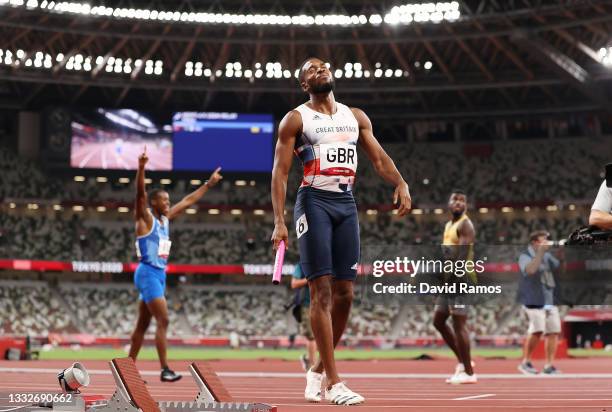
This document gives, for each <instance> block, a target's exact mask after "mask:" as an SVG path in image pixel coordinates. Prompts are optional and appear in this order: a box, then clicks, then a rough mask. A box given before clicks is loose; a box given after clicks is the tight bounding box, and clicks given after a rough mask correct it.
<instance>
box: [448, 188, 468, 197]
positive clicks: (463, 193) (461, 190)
mask: <svg viewBox="0 0 612 412" xmlns="http://www.w3.org/2000/svg"><path fill="white" fill-rule="evenodd" d="M452 195H463V196H465V197H467V193H465V190H463V189H453V191H452V192H451V196H452Z"/></svg>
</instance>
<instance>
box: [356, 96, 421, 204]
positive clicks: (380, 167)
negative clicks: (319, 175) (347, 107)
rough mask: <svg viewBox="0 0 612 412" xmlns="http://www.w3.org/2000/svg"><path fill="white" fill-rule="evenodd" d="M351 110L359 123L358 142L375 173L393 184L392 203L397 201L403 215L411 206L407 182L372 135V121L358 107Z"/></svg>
mask: <svg viewBox="0 0 612 412" xmlns="http://www.w3.org/2000/svg"><path fill="white" fill-rule="evenodd" d="M351 111H352V112H353V115H355V118H356V119H357V123H358V124H359V144H360V145H361V147H362V148H363V150H364V151H365V152H366V155H367V156H368V158H369V159H370V161H371V162H372V164H373V165H374V170H376V173H378V175H379V176H380V177H382V178H383V179H385V180H386V181H387V182H389V183H391V184H392V185H393V186H395V192H394V193H393V204H397V203H398V201H399V208H398V211H397V212H398V214H399V215H400V216H404V215H405V214H406V213H408V212H409V211H410V207H411V206H412V199H411V197H410V190H409V189H408V183H406V181H405V180H404V178H403V177H402V175H401V174H400V172H399V170H397V167H395V163H393V160H392V159H391V157H389V155H388V154H387V152H385V149H383V148H382V146H381V145H380V143H378V140H376V137H374V131H373V130H372V122H370V119H369V118H368V116H367V115H366V114H365V113H364V112H363V111H362V110H360V109H356V108H351Z"/></svg>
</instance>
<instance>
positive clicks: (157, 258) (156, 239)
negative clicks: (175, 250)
mask: <svg viewBox="0 0 612 412" xmlns="http://www.w3.org/2000/svg"><path fill="white" fill-rule="evenodd" d="M148 213H150V212H148ZM161 220H162V221H161V222H160V221H159V220H158V219H157V218H156V217H155V216H153V227H152V228H151V231H150V232H149V233H147V234H146V235H144V236H138V237H137V240H136V255H137V256H138V259H139V260H140V262H142V263H146V264H148V265H150V266H153V267H156V268H159V269H166V266H167V265H168V255H169V254H170V246H171V245H172V242H171V241H170V222H169V221H168V218H167V217H166V216H162V217H161Z"/></svg>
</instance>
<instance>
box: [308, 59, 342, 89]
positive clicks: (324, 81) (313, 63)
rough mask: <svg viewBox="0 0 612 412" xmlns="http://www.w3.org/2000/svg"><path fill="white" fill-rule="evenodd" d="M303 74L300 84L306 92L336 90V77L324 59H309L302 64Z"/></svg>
mask: <svg viewBox="0 0 612 412" xmlns="http://www.w3.org/2000/svg"><path fill="white" fill-rule="evenodd" d="M301 75H302V81H301V83H300V84H301V85H302V90H304V91H305V92H306V93H312V94H321V93H329V92H331V91H333V90H334V78H333V77H332V74H331V72H330V71H329V69H328V68H327V66H326V65H325V62H324V61H322V60H319V59H310V60H308V61H307V62H306V63H304V65H303V66H302V69H301Z"/></svg>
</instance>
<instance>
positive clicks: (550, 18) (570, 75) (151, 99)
mask: <svg viewBox="0 0 612 412" xmlns="http://www.w3.org/2000/svg"><path fill="white" fill-rule="evenodd" d="M611 3H612V1H580V0H557V1H552V0H549V1H545V0H540V1H536V0H520V1H519V0H503V1H502V0H463V1H458V2H456V1H452V2H445V3H423V4H417V3H415V2H404V3H398V2H385V1H380V2H378V1H377V2H373V1H363V0H335V1H327V0H325V1H324V0H304V1H299V2H295V1H285V0H274V1H273V0H263V1H259V0H258V1H238V0H223V1H220V0H218V1H195V0H191V1H188V0H185V1H178V0H171V1H168V0H164V1H161V0H157V1H151V2H143V1H105V2H103V3H95V2H94V3H91V4H81V3H72V2H62V1H47V0H0V33H1V37H0V38H1V39H2V40H0V106H2V107H11V108H41V107H45V106H47V105H57V104H66V105H79V106H81V105H88V106H103V107H133V108H147V109H149V110H159V111H163V110H187V109H188V110H211V111H238V112H239V111H248V112H274V113H284V112H286V111H287V109H288V108H290V107H294V106H297V105H298V104H300V103H301V102H302V101H303V100H304V96H303V94H302V92H301V90H300V89H299V86H298V84H297V80H296V78H295V74H296V70H297V69H298V66H299V64H300V63H301V62H302V61H303V60H304V58H305V57H308V56H318V57H321V58H322V59H325V60H326V61H328V62H329V63H330V65H331V69H332V72H334V73H335V74H336V77H337V80H336V81H337V90H338V96H339V100H342V101H343V102H345V103H346V104H350V105H353V106H358V107H362V108H364V109H366V110H367V111H368V113H369V114H370V115H371V117H374V118H378V119H387V120H388V121H390V122H394V121H399V122H402V121H404V122H405V121H406V120H412V119H444V118H469V117H482V116H492V117H498V116H500V117H501V116H513V115H533V114H550V113H553V114H554V113H575V112H591V111H599V110H610V108H611V107H612V105H610V84H611V82H610V81H611V80H612V48H610V46H612V39H611V37H612V4H611Z"/></svg>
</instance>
